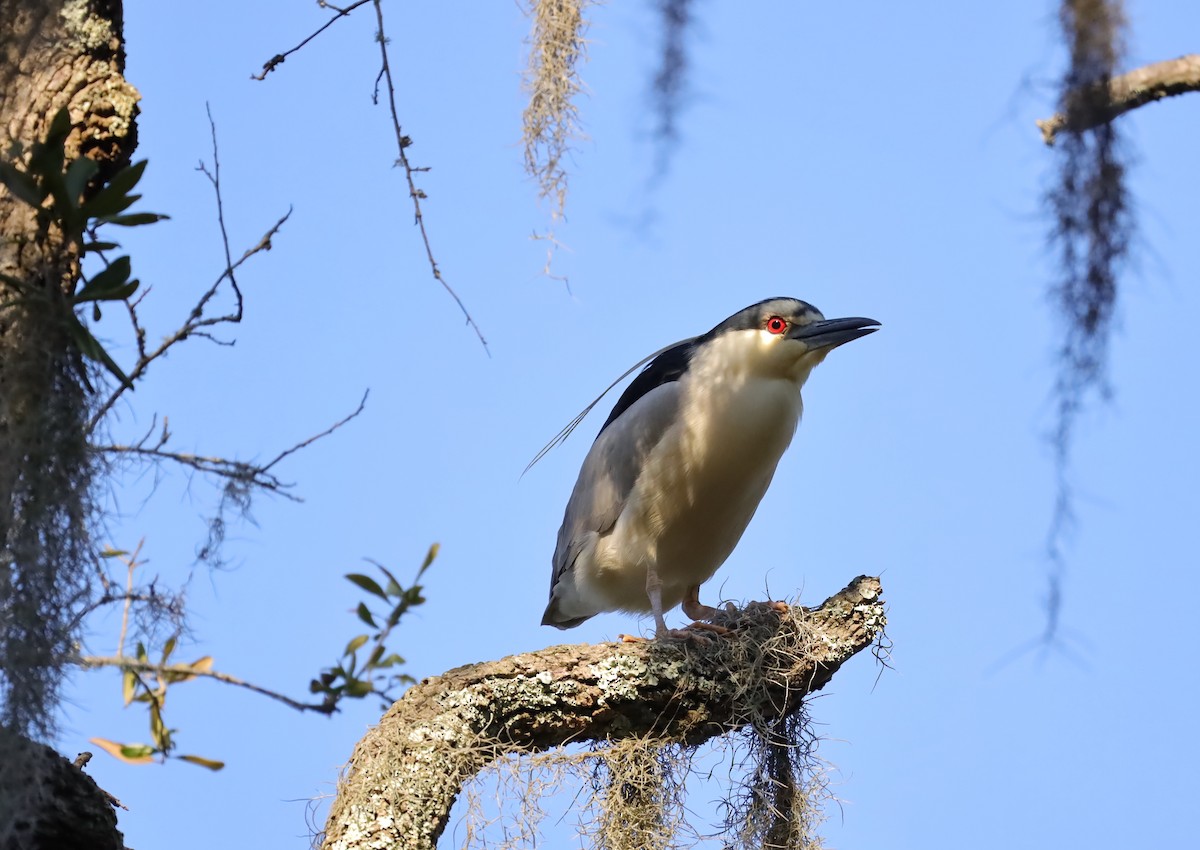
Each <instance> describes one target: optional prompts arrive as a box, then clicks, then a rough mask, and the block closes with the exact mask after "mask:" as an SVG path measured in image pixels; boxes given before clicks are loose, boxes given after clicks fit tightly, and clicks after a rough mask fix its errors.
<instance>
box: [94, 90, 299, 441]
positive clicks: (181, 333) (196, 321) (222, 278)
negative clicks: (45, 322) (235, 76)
mask: <svg viewBox="0 0 1200 850" xmlns="http://www.w3.org/2000/svg"><path fill="white" fill-rule="evenodd" d="M208 122H209V127H210V128H211V131H212V155H213V167H212V169H211V170H210V169H209V168H208V167H207V166H206V165H205V164H204V162H203V161H202V162H201V163H200V164H199V165H198V166H197V168H196V170H197V171H199V172H201V173H202V174H203V175H204V176H205V177H206V178H208V181H209V183H211V184H212V187H213V194H214V195H215V196H216V200H217V222H218V224H219V226H220V230H221V245H222V248H223V249H224V252H225V268H224V269H223V270H222V271H221V273H220V274H219V275H217V278H216V280H215V281H213V283H212V285H211V286H210V287H209V288H208V289H207V290H206V291H205V292H204V293H203V294H202V295H201V296H200V298H199V300H197V302H196V304H195V306H194V307H192V309H191V312H189V313H188V316H187V318H186V319H185V320H184V321H183V323H182V324H181V325H180V326H179V327H178V328H176V329H175V331H174V332H172V333H170V334H168V335H167V336H166V337H164V338H163V340H162V342H160V343H159V344H158V346H157V347H155V348H153V349H151V348H149V347H148V346H147V345H146V330H145V328H144V327H143V326H142V324H141V322H140V320H139V319H138V314H137V305H138V303H140V300H141V297H145V294H144V293H143V295H142V296H141V297H139V299H138V300H137V301H134V302H131V303H130V304H129V320H130V323H131V324H132V326H133V331H134V337H135V339H136V340H137V346H138V359H137V362H136V363H135V364H134V365H133V368H132V369H130V370H129V372H128V376H129V385H133V384H136V383H137V381H138V380H139V379H140V378H141V377H142V376H144V375H145V374H146V370H147V369H149V368H150V365H151V364H152V363H154V361H156V360H158V359H159V358H160V357H162V356H163V355H165V354H166V353H167V352H168V351H170V350H171V349H172V348H173V347H174V346H176V345H178V344H179V343H181V342H183V341H184V340H186V339H188V338H189V337H202V338H205V339H208V340H210V341H213V342H220V340H218V339H216V338H214V337H213V336H212V335H211V333H210V329H211V328H214V327H216V326H219V325H225V324H237V323H239V322H241V320H242V290H241V287H240V286H239V285H238V282H237V276H236V274H235V272H236V271H237V270H238V269H239V268H241V266H242V264H243V263H245V262H246V261H247V260H249V259H250V258H251V257H253V256H254V255H255V254H258V253H260V252H262V251H269V250H271V240H272V239H274V238H275V235H276V234H277V233H278V232H279V230H280V228H282V227H283V225H284V222H286V221H287V220H288V219H289V218H290V217H291V215H292V210H291V208H289V209H288V211H287V212H286V213H285V214H284V215H283V216H282V217H281V218H280V219H279V220H278V221H276V222H275V224H273V225H272V226H271V227H270V229H268V230H267V232H266V233H264V234H263V235H262V237H261V238H260V239H259V240H258V242H257V243H255V245H254V246H253V247H252V248H248V249H247V250H246V251H245V253H243V254H242V256H241V257H240V258H239V259H238V260H236V261H234V260H233V256H232V253H231V251H230V248H229V233H228V231H227V230H226V228H225V207H224V201H223V199H222V197H221V165H220V160H219V159H218V156H217V125H216V123H215V122H214V121H213V117H212V110H211V109H209V110H208ZM226 281H228V282H229V286H230V287H231V288H232V290H233V295H234V306H233V308H232V309H231V310H230V311H229V312H226V313H223V314H220V315H212V314H206V312H205V311H206V310H207V309H208V306H209V302H211V301H212V300H213V298H214V297H216V295H217V293H218V292H219V291H220V290H221V285H222V284H223V283H225V282H226ZM126 389H127V385H124V384H122V385H119V386H117V388H116V389H114V390H113V392H112V394H111V395H109V397H108V398H107V399H105V401H104V402H103V403H102V404H100V405H99V406H98V407H97V408H96V410H95V412H94V413H93V414H92V417H91V419H90V421H89V422H88V427H87V431H88V433H89V434H90V433H92V432H94V431H95V429H96V426H97V425H99V424H100V422H101V421H102V420H103V419H104V417H105V415H107V414H108V412H109V411H110V410H112V407H113V405H114V404H116V403H117V400H118V399H120V398H121V396H122V395H123V394H124V393H125V391H126Z"/></svg>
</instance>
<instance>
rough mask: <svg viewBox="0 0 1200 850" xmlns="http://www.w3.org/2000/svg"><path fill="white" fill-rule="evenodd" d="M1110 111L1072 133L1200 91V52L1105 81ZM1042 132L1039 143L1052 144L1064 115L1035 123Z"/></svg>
mask: <svg viewBox="0 0 1200 850" xmlns="http://www.w3.org/2000/svg"><path fill="white" fill-rule="evenodd" d="M1108 88H1109V97H1110V99H1111V103H1112V106H1111V109H1110V110H1109V111H1108V112H1107V113H1106V114H1102V115H1094V117H1095V121H1094V122H1091V123H1087V124H1085V125H1078V126H1073V127H1070V128H1069V129H1072V130H1077V131H1078V130H1090V129H1092V127H1095V126H1097V124H1099V123H1101V122H1102V121H1111V120H1112V119H1113V118H1116V117H1118V116H1119V115H1124V114H1125V113H1126V112H1129V111H1130V110H1131V109H1137V108H1138V107H1139V106H1145V105H1146V104H1147V103H1153V102H1154V101H1156V100H1162V99H1163V98H1166V97H1173V96H1175V95H1178V94H1183V93H1184V92H1190V91H1200V53H1192V54H1189V55H1187V56H1180V57H1179V58H1178V59H1169V60H1167V61H1166V62H1155V63H1154V64H1153V65H1145V66H1143V67H1141V68H1137V69H1136V70H1133V71H1130V72H1129V73H1127V74H1122V75H1121V76H1119V77H1113V79H1112V80H1110V81H1109V84H1108ZM1037 126H1038V129H1039V130H1041V131H1042V141H1044V142H1045V143H1046V144H1047V145H1053V144H1054V140H1055V138H1057V136H1058V134H1059V133H1061V132H1062V131H1063V130H1065V129H1068V127H1067V116H1066V115H1065V114H1063V113H1061V112H1060V113H1058V114H1056V115H1053V116H1051V117H1050V118H1043V119H1041V120H1039V121H1038V122H1037Z"/></svg>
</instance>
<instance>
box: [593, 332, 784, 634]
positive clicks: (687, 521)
mask: <svg viewBox="0 0 1200 850" xmlns="http://www.w3.org/2000/svg"><path fill="white" fill-rule="evenodd" d="M752 342H753V340H742V344H743V345H745V344H748V343H752ZM711 354H712V355H713V356H712V357H711V358H710V359H709V362H708V363H705V362H704V361H701V362H694V363H693V364H692V368H691V369H690V370H689V372H688V373H687V374H686V375H685V376H683V377H682V378H681V379H680V390H681V393H682V395H681V400H680V401H681V403H680V407H679V414H678V418H677V421H676V422H675V424H674V425H672V426H671V430H670V432H669V433H667V434H666V435H665V436H664V438H663V439H662V440H661V441H660V442H659V443H658V445H657V446H656V447H655V449H654V451H653V452H651V454H650V455H649V456H648V457H647V459H646V462H645V464H644V465H643V468H642V470H641V474H640V475H639V476H638V480H637V483H636V484H635V486H634V488H633V491H632V492H631V493H630V495H629V498H628V500H627V501H626V503H625V505H624V508H623V510H622V511H621V515H620V518H619V519H618V521H617V524H616V526H615V527H614V529H613V532H612V534H610V535H607V536H606V537H605V538H603V539H602V540H600V541H598V545H597V549H596V553H595V554H596V559H595V561H594V563H595V566H596V567H597V568H598V569H597V570H596V571H595V573H594V574H593V576H592V577H591V578H592V581H593V582H594V589H595V590H596V591H598V592H600V593H602V594H603V595H604V596H606V597H608V598H609V599H610V601H611V602H612V604H613V605H614V606H615V607H620V608H625V609H627V610H635V611H645V610H648V602H647V598H646V593H645V576H646V573H645V570H644V569H630V567H631V566H633V565H639V566H641V565H649V564H651V563H653V564H654V566H655V567H656V569H657V572H658V575H659V577H660V578H661V579H662V581H663V588H662V594H663V605H664V607H666V608H669V607H671V606H674V605H676V604H678V603H679V601H680V600H681V599H682V597H683V594H684V593H685V591H686V590H687V589H688V588H689V587H693V586H696V585H698V584H701V583H703V582H704V581H706V580H707V579H709V578H710V577H711V576H712V575H713V573H714V572H716V570H717V568H718V567H720V566H721V564H723V563H724V562H725V559H726V558H728V557H729V555H730V553H732V552H733V549H734V547H735V546H736V545H737V543H738V541H739V540H740V539H741V536H742V533H743V532H744V531H745V530H746V526H747V525H748V524H749V522H750V519H751V518H752V517H753V516H754V512H755V510H756V509H757V508H758V504H759V501H760V500H761V499H762V497H763V495H764V494H765V493H766V491H767V487H768V486H769V485H770V483H771V478H772V476H773V475H774V474H775V468H776V466H777V465H778V463H779V459H780V457H781V456H782V455H783V452H784V450H785V449H787V447H788V444H789V443H790V442H791V439H792V436H793V434H794V433H795V431H796V425H797V424H798V423H799V420H800V413H801V400H800V385H801V383H802V381H797V380H796V379H795V378H794V377H793V376H792V375H791V374H788V373H787V372H786V371H782V370H781V371H775V370H772V371H771V372H770V373H769V374H763V373H762V372H761V371H754V370H744V369H737V368H730V356H731V354H732V356H734V357H736V356H737V354H738V352H737V351H736V350H734V351H732V352H730V351H728V350H727V351H721V350H720V349H717V350H715V351H713V352H711ZM716 366H719V367H720V368H719V369H718V368H715V367H716ZM805 377H807V375H805Z"/></svg>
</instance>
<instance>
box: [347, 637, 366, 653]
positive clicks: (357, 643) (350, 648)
mask: <svg viewBox="0 0 1200 850" xmlns="http://www.w3.org/2000/svg"><path fill="white" fill-rule="evenodd" d="M368 640H369V638H368V637H367V636H366V635H359V636H358V637H356V638H354V639H353V640H351V641H350V642H349V643H348V644H346V652H345V654H346V655H349V654H350V653H352V652H354V651H355V650H357V649H358V648H359V647H361V646H362V645H363V644H364V643H366V642H367V641H368Z"/></svg>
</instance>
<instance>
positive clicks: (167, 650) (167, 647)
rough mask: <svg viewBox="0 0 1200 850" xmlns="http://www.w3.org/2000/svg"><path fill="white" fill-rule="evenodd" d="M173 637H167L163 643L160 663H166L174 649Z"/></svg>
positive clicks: (174, 641)
mask: <svg viewBox="0 0 1200 850" xmlns="http://www.w3.org/2000/svg"><path fill="white" fill-rule="evenodd" d="M175 643H176V639H175V638H173V637H172V638H167V642H166V643H165V644H164V645H163V654H162V663H163V664H166V663H167V659H169V658H170V657H171V653H172V652H174V651H175Z"/></svg>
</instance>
